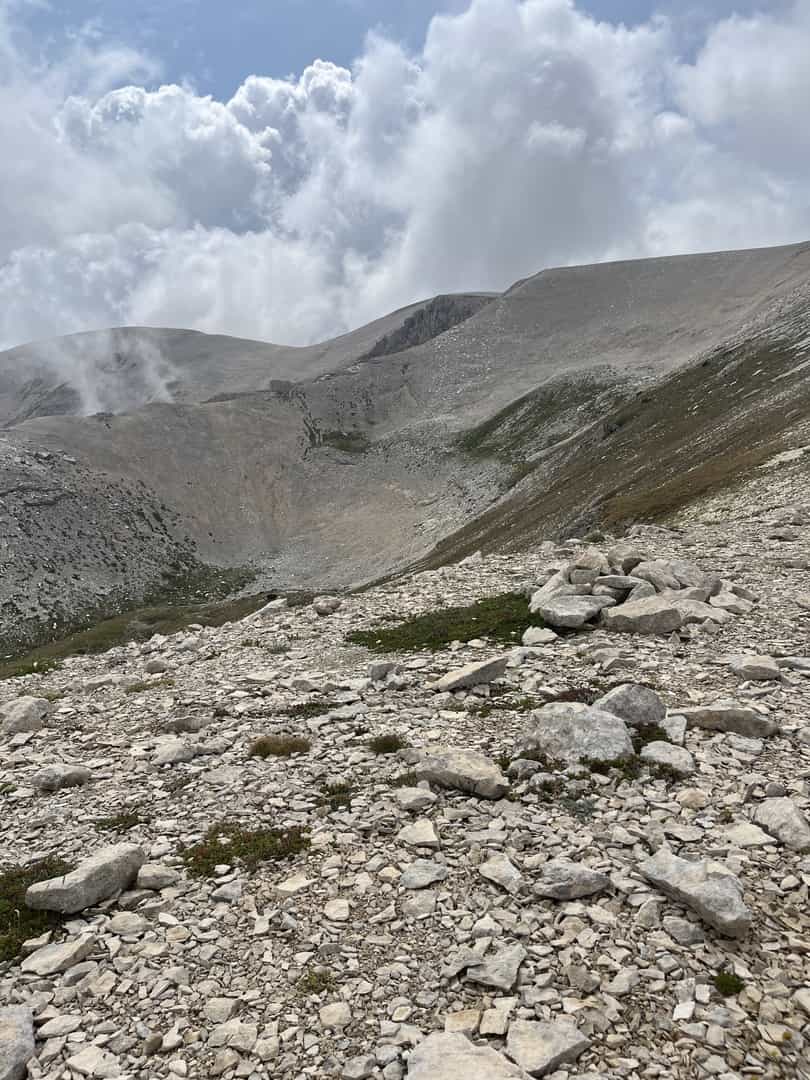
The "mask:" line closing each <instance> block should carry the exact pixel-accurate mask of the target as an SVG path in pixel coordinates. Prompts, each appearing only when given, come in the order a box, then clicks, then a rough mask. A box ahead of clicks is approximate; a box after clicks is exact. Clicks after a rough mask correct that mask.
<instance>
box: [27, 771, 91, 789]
mask: <svg viewBox="0 0 810 1080" xmlns="http://www.w3.org/2000/svg"><path fill="white" fill-rule="evenodd" d="M90 775H91V774H90V770H89V769H86V768H85V767H84V766H83V765H46V766H45V768H44V769H40V770H39V772H36V773H34V775H33V776H32V777H31V783H32V784H33V785H34V787H35V788H36V789H37V790H38V791H61V790H62V788H69V787H81V786H82V784H86V783H87V781H88V780H89V779H90Z"/></svg>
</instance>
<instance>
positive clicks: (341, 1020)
mask: <svg viewBox="0 0 810 1080" xmlns="http://www.w3.org/2000/svg"><path fill="white" fill-rule="evenodd" d="M318 1017H319V1018H320V1021H321V1025H322V1027H324V1028H326V1030H327V1031H340V1030H342V1029H343V1028H345V1027H347V1026H348V1025H349V1024H350V1023H351V1022H352V1010H351V1009H350V1008H349V1006H348V1005H347V1004H346V1002H345V1001H335V1002H332V1004H330V1005H324V1006H322V1008H320V1009H319V1010H318Z"/></svg>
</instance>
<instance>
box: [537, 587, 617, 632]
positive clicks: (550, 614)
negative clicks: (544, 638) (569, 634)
mask: <svg viewBox="0 0 810 1080" xmlns="http://www.w3.org/2000/svg"><path fill="white" fill-rule="evenodd" d="M615 603H616V601H615V600H613V599H611V597H609V596H560V595H557V596H552V597H549V598H548V599H546V600H544V601H543V602H542V603H539V604H536V605H534V606H533V608H532V611H533V612H534V614H536V615H539V616H540V618H541V619H542V620H543V621H544V622H547V623H548V624H549V626H560V627H565V628H567V629H569V630H578V629H580V627H583V626H584V625H585V623H586V622H590V621H591V619H595V618H596V617H597V616H598V615H599V613H600V612H601V611H602V609H603V608H607V607H611V606H612V605H613V604H615Z"/></svg>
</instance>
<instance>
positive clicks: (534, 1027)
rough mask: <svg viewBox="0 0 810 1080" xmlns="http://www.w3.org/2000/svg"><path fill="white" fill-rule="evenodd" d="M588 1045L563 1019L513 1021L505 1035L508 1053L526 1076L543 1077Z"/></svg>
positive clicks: (584, 1036) (585, 1048)
mask: <svg viewBox="0 0 810 1080" xmlns="http://www.w3.org/2000/svg"><path fill="white" fill-rule="evenodd" d="M590 1045H591V1040H590V1039H589V1038H588V1037H587V1035H583V1034H582V1032H581V1031H579V1030H578V1029H577V1027H576V1026H575V1025H574V1024H572V1023H569V1022H568V1021H566V1020H552V1021H551V1022H550V1023H546V1022H543V1021H535V1020H513V1021H512V1023H511V1024H510V1025H509V1033H508V1034H507V1036H506V1052H507V1054H508V1055H509V1057H510V1058H512V1059H513V1060H514V1061H516V1062H517V1064H518V1065H520V1066H521V1067H522V1068H523V1069H525V1070H526V1072H527V1073H528V1074H529V1076H545V1074H546V1073H548V1072H552V1071H553V1070H554V1069H557V1068H558V1067H559V1066H560V1065H570V1064H571V1063H572V1062H574V1061H576V1060H577V1058H579V1057H581V1056H582V1054H584V1053H585V1051H586V1050H587V1049H588V1047H589V1046H590Z"/></svg>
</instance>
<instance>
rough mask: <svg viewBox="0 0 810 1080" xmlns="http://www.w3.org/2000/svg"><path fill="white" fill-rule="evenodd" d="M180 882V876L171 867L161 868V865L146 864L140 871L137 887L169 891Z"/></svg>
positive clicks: (136, 881) (136, 882)
mask: <svg viewBox="0 0 810 1080" xmlns="http://www.w3.org/2000/svg"><path fill="white" fill-rule="evenodd" d="M179 880H180V874H179V873H178V872H177V871H176V870H173V869H172V867H170V866H161V864H160V863H144V864H143V866H142V867H141V868H140V870H139V871H138V877H137V878H136V880H135V886H136V888H138V889H153V890H155V891H158V890H160V889H168V888H169V887H170V886H172V885H176V884H177V882H178V881H179Z"/></svg>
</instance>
